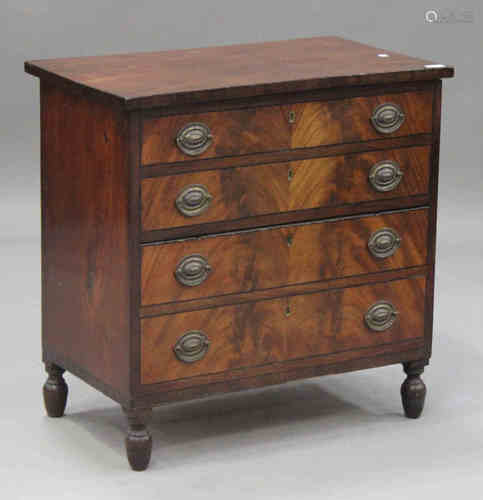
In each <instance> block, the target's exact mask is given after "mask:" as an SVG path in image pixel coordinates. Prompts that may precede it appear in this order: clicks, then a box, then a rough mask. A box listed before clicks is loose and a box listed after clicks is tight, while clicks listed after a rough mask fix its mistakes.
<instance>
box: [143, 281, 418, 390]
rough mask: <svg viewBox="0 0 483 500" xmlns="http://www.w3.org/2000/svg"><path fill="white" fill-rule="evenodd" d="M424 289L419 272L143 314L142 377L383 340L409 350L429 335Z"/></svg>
mask: <svg viewBox="0 0 483 500" xmlns="http://www.w3.org/2000/svg"><path fill="white" fill-rule="evenodd" d="M424 290H425V278H424V277H417V278H411V279H406V280H400V281H393V282H390V283H382V284H375V285H366V286H360V287H355V288H346V289H343V290H332V291H328V292H327V291H326V292H319V293H314V294H307V295H299V296H292V297H284V298H280V299H274V300H266V301H260V302H252V303H247V304H240V305H235V306H228V307H218V308H213V309H205V310H201V311H194V312H187V313H181V314H173V315H167V316H160V317H155V318H145V319H143V320H141V382H142V383H143V384H152V383H157V382H164V381H169V380H175V379H180V378H189V377H196V376H199V375H205V374H210V373H217V372H224V371H228V370H235V369H238V368H245V367H247V368H248V367H253V366H257V365H262V364H269V363H280V362H283V361H289V360H291V359H297V358H305V357H308V356H310V357H314V356H317V355H320V356H323V355H326V354H331V353H337V352H340V351H347V350H357V349H363V348H367V347H372V346H378V345H383V344H397V343H401V351H404V349H405V347H404V342H405V341H409V340H413V339H419V338H420V339H422V338H423V336H424ZM363 352H364V351H363ZM363 352H362V353H361V356H363V355H364V354H363ZM321 362H323V359H321ZM277 368H280V365H278V367H277Z"/></svg>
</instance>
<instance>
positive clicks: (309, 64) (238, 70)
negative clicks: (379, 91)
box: [25, 36, 454, 109]
mask: <svg viewBox="0 0 483 500" xmlns="http://www.w3.org/2000/svg"><path fill="white" fill-rule="evenodd" d="M25 71H26V72H27V73H30V74H32V75H34V76H38V77H40V78H41V79H44V80H46V81H50V82H52V83H57V84H63V85H69V86H74V87H77V88H82V89H84V91H88V92H92V93H94V94H98V95H101V96H104V97H107V98H110V99H111V100H113V101H117V102H118V103H119V104H121V105H122V106H124V107H125V108H126V109H139V108H149V107H155V106H167V105H173V104H186V103H196V102H201V101H205V100H214V99H226V98H237V97H254V96H259V95H267V94H277V93H284V92H300V91H307V90H314V89H320V88H330V87H340V86H351V85H367V84H390V83H395V82H400V81H416V80H430V79H436V78H443V77H451V76H453V72H454V70H453V68H452V67H450V66H445V65H442V64H435V63H432V62H431V61H427V60H423V59H417V58H414V57H409V56H406V55H402V54H398V53H396V52H391V51H385V50H382V49H378V48H376V47H371V46H368V45H364V44H361V43H357V42H353V41H350V40H345V39H343V38H339V37H333V36H330V37H316V38H300V39H294V40H287V41H277V42H265V43H255V44H243V45H227V46H219V47H206V48H201V49H186V50H170V51H161V52H145V53H132V54H119V55H106V56H92V57H75V58H61V59H43V60H35V61H27V62H26V63H25Z"/></svg>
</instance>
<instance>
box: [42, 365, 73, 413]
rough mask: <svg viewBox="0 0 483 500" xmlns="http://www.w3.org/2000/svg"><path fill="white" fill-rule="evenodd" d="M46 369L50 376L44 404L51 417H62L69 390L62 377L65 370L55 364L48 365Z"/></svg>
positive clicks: (45, 389) (45, 390) (45, 387)
mask: <svg viewBox="0 0 483 500" xmlns="http://www.w3.org/2000/svg"><path fill="white" fill-rule="evenodd" d="M45 369H46V370H47V373H48V374H49V377H48V378H47V381H46V382H45V384H44V388H43V393H44V404H45V409H46V410H47V415H48V416H49V417H55V418H58V417H62V416H63V415H64V411H65V405H66V403H67V393H68V392H69V389H68V387H67V384H66V383H65V380H64V377H63V376H62V375H63V373H64V372H65V370H64V369H63V368H61V367H60V366H57V365H54V364H53V363H46V364H45Z"/></svg>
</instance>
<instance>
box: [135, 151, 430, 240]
mask: <svg viewBox="0 0 483 500" xmlns="http://www.w3.org/2000/svg"><path fill="white" fill-rule="evenodd" d="M383 160H385V161H396V162H397V163H398V164H399V165H400V167H401V170H402V171H403V173H404V176H403V178H402V180H401V182H400V184H399V185H398V186H397V187H396V188H395V189H393V190H391V191H386V192H380V191H376V190H375V189H374V188H373V187H372V186H371V184H370V183H369V172H370V170H371V167H372V166H373V165H374V164H376V163H378V162H380V161H383ZM429 168H430V148H429V146H420V147H413V148H404V149H397V150H388V151H373V152H369V153H362V154H353V155H345V156H334V157H328V158H313V159H310V160H301V161H292V162H287V163H274V164H269V165H258V166H256V167H243V168H230V169H223V170H210V171H208V172H198V173H192V174H185V175H173V176H168V177H166V176H163V177H155V178H149V179H144V180H143V181H142V184H141V190H142V195H141V200H142V227H143V230H144V231H151V230H155V229H164V228H178V227H180V226H188V225H193V224H203V223H206V222H216V221H218V220H224V221H225V222H227V221H230V220H238V219H243V218H247V217H254V216H258V215H267V214H281V213H285V212H292V211H298V210H306V209H315V208H320V207H336V206H341V205H350V206H351V207H354V206H355V207H357V204H359V203H364V202H368V201H376V200H388V199H391V200H394V201H395V203H399V201H400V200H399V199H400V198H404V197H408V196H418V195H419V196H421V195H426V194H427V192H428V179H429ZM192 184H201V185H203V186H205V187H206V188H207V190H208V191H209V193H210V194H211V195H212V197H213V200H212V201H211V203H210V205H209V207H208V209H207V210H206V211H205V212H203V213H202V214H200V215H198V216H195V217H187V216H186V215H183V214H182V213H181V212H180V211H179V210H178V209H177V208H176V205H175V201H176V198H177V196H178V195H179V193H180V192H181V191H182V190H183V189H184V188H186V187H187V186H189V185H192ZM395 199H397V201H396V200H395ZM275 221H276V219H275Z"/></svg>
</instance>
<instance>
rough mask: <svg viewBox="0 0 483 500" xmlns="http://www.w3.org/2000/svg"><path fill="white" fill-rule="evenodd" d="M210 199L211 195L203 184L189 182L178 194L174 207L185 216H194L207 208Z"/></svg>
mask: <svg viewBox="0 0 483 500" xmlns="http://www.w3.org/2000/svg"><path fill="white" fill-rule="evenodd" d="M212 199H213V197H212V196H211V194H210V192H209V191H208V189H207V188H206V187H205V186H203V185H202V184H191V185H189V186H186V187H185V188H184V189H183V190H182V191H181V192H180V193H179V194H178V197H177V198H176V208H177V209H178V211H179V212H180V213H181V214H182V215H184V216H185V217H196V216H198V215H201V214H202V213H203V212H204V211H205V210H207V209H208V207H209V206H210V203H211V200H212Z"/></svg>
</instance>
